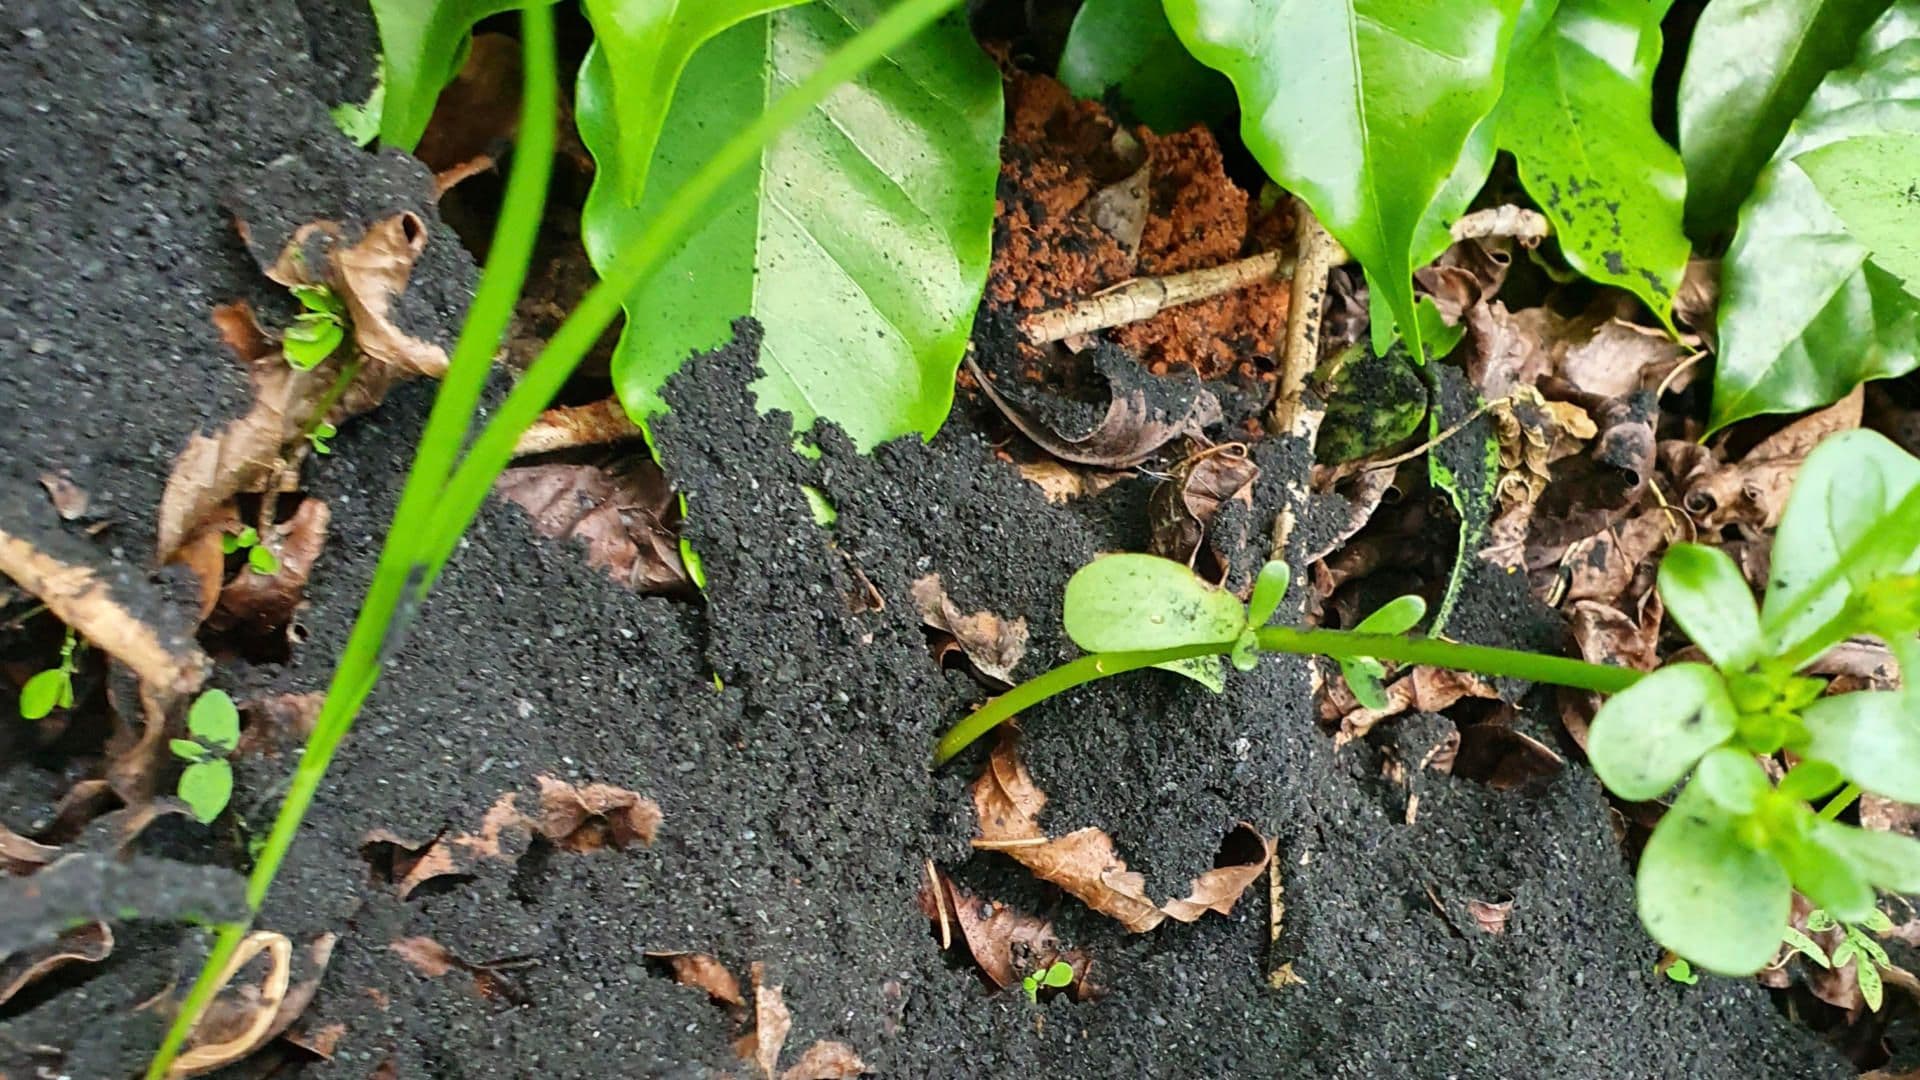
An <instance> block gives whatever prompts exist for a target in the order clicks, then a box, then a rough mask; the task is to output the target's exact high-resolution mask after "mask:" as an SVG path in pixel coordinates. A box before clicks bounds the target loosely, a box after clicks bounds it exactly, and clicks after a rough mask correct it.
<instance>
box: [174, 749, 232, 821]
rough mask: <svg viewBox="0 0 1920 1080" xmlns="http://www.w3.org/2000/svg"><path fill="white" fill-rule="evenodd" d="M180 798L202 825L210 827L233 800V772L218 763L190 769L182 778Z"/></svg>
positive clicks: (209, 763) (203, 764) (219, 761)
mask: <svg viewBox="0 0 1920 1080" xmlns="http://www.w3.org/2000/svg"><path fill="white" fill-rule="evenodd" d="M179 790H180V798H181V799H183V800H185V802H186V804H187V808H188V809H190V810H192V811H193V816H194V817H196V818H199V819H200V823H201V824H203V825H205V824H210V823H211V822H212V821H213V819H214V818H217V817H219V816H220V811H222V810H225V809H226V808H227V800H228V799H230V798H232V797H233V768H232V766H230V765H228V764H227V763H226V762H225V761H222V760H220V759H217V758H216V759H215V760H213V761H202V762H200V763H198V764H196V765H189V766H187V767H186V770H185V771H184V772H182V773H181V774H180V789H179Z"/></svg>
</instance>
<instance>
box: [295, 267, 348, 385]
mask: <svg viewBox="0 0 1920 1080" xmlns="http://www.w3.org/2000/svg"><path fill="white" fill-rule="evenodd" d="M290 291H291V292H292V293H293V296H294V299H296V300H298V301H300V306H301V307H302V308H304V309H305V310H303V311H302V312H301V313H300V314H299V315H297V316H295V317H294V320H293V325H292V326H289V327H287V330H286V333H284V334H282V335H280V351H281V352H283V353H284V354H286V357H287V363H289V364H292V365H293V366H294V367H297V368H299V369H300V370H301V371H311V370H313V369H314V368H316V367H319V366H320V364H321V362H322V361H324V360H326V358H327V357H329V356H332V355H333V351H334V350H335V349H338V348H339V347H340V343H341V342H342V341H345V340H346V339H347V306H346V305H345V304H344V303H341V301H340V298H339V297H338V296H335V295H334V294H333V290H332V289H329V288H327V287H326V286H325V285H295V286H293V287H292V289H291V290H290Z"/></svg>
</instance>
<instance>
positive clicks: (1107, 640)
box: [1062, 555, 1247, 652]
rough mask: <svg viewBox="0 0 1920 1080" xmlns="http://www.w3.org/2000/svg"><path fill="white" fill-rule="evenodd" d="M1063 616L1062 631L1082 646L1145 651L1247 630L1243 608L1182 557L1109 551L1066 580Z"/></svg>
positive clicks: (1222, 639)
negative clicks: (1064, 627)
mask: <svg viewBox="0 0 1920 1080" xmlns="http://www.w3.org/2000/svg"><path fill="white" fill-rule="evenodd" d="M1062 620H1063V622H1064V623H1065V624H1066V630H1067V636H1068V637H1071V638H1072V639H1073V641H1074V644H1076V645H1078V646H1080V647H1081V648H1082V649H1085V650H1086V651H1088V652H1144V651H1147V650H1151V649H1171V648H1175V647H1178V646H1181V645H1202V644H1211V643H1215V642H1218V643H1222V644H1229V645H1230V644H1231V643H1232V642H1233V641H1234V640H1236V639H1237V638H1239V636H1240V632H1241V631H1242V630H1245V629H1246V628H1247V609H1246V605H1244V604H1242V603H1241V602H1240V601H1239V599H1238V598H1237V597H1235V596H1234V595H1233V594H1232V593H1230V592H1227V591H1226V590H1225V589H1218V588H1215V587H1214V586H1212V585H1209V584H1207V583H1206V582H1205V581H1202V580H1201V579H1200V576H1199V575H1198V574H1195V573H1194V572H1193V571H1192V570H1191V569H1189V568H1188V567H1187V566H1186V565H1185V564H1184V563H1177V562H1174V561H1173V560H1172V559H1162V558H1160V557H1159V556H1157V555H1109V556H1107V557H1106V558H1103V559H1095V560H1094V561H1092V562H1090V563H1088V564H1087V565H1085V566H1083V567H1081V568H1080V569H1079V571H1077V572H1076V573H1075V574H1074V575H1073V577H1072V578H1070V579H1068V581H1067V590H1066V599H1065V602H1064V604H1063V611H1062ZM1221 651H1222V652H1225V651H1226V650H1225V649H1222V650H1221Z"/></svg>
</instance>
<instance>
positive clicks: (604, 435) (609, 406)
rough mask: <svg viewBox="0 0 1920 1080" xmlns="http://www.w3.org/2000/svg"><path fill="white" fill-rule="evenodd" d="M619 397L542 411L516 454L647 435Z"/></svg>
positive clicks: (520, 454)
mask: <svg viewBox="0 0 1920 1080" xmlns="http://www.w3.org/2000/svg"><path fill="white" fill-rule="evenodd" d="M644 434H645V433H644V432H642V431H641V430H640V425H639V424H636V423H634V422H633V420H632V419H631V418H630V417H628V416H627V410H626V409H625V408H624V407H622V406H621V404H620V400H619V399H618V398H608V399H606V400H605V401H596V402H593V403H591V404H588V405H561V406H557V407H555V408H551V409H548V410H547V411H546V412H543V413H541V414H540V419H538V420H536V421H534V422H533V425H532V426H531V427H529V428H527V430H526V433H525V434H523V435H521V436H520V441H519V442H517V443H515V444H514V447H513V456H514V457H527V456H528V455H530V454H548V453H552V452H553V451H555V450H571V449H574V448H575V447H581V446H600V445H604V444H606V443H617V442H628V441H630V440H633V439H638V438H641V437H643V436H644Z"/></svg>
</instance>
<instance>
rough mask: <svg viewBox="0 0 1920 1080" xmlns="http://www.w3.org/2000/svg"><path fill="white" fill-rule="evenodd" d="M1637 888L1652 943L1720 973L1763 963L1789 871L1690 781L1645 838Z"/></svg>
mask: <svg viewBox="0 0 1920 1080" xmlns="http://www.w3.org/2000/svg"><path fill="white" fill-rule="evenodd" d="M1668 670H1672V669H1668ZM1648 681H1650V679H1642V680H1641V681H1640V684H1639V685H1642V686H1644V685H1646V683H1647V682H1648ZM1615 700H1618V698H1617V697H1616V699H1615ZM1636 892H1637V894H1638V897H1639V906H1640V921H1641V922H1642V923H1644V924H1645V925H1646V928H1647V933H1649V934H1651V935H1652V936H1653V939H1654V940H1655V941H1658V942H1659V943H1660V944H1661V945H1663V946H1665V947H1666V948H1668V949H1671V950H1673V951H1674V952H1676V953H1680V954H1681V955H1683V956H1686V957H1688V958H1689V959H1691V960H1692V961H1693V963H1694V964H1695V965H1696V966H1698V967H1702V968H1706V969H1707V970H1709V971H1715V972H1719V973H1720V974H1722V975H1751V974H1753V973H1754V972H1756V971H1759V970H1760V969H1761V968H1763V967H1765V966H1767V964H1768V963H1769V962H1770V961H1771V960H1772V959H1773V956H1774V953H1775V952H1777V951H1778V950H1779V948H1780V930H1781V928H1782V927H1784V926H1786V925H1787V917H1788V915H1789V914H1790V913H1791V911H1792V908H1793V889H1792V887H1791V885H1790V884H1789V883H1788V881H1787V873H1786V871H1785V870H1782V869H1781V868H1780V864H1779V863H1777V862H1775V861H1774V860H1773V858H1772V857H1771V856H1769V855H1767V854H1765V853H1763V852H1759V851H1755V850H1754V849H1753V848H1751V847H1748V846H1747V845H1746V844H1745V843H1743V842H1742V841H1741V839H1740V818H1739V817H1738V816H1737V815H1734V814H1729V813H1728V812H1727V811H1725V810H1722V809H1721V808H1720V807H1719V805H1718V804H1716V803H1715V802H1714V801H1713V800H1712V799H1711V798H1708V797H1707V795H1706V794H1705V793H1704V792H1700V791H1696V790H1694V787H1693V785H1691V784H1689V785H1688V786H1687V787H1686V788H1685V789H1683V790H1682V791H1681V792H1680V796H1679V798H1677V799H1675V800H1674V803H1673V807H1672V809H1670V810H1668V811H1667V813H1666V816H1665V817H1662V818H1661V819H1660V823H1659V824H1658V825H1656V826H1654V829H1653V835H1652V836H1650V837H1649V838H1648V839H1647V846H1646V850H1645V851H1643V852H1642V853H1641V855H1640V869H1639V872H1638V874H1637V876H1636Z"/></svg>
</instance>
